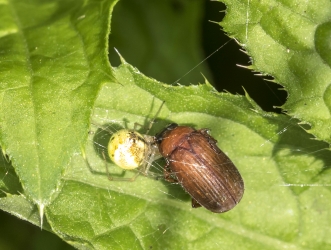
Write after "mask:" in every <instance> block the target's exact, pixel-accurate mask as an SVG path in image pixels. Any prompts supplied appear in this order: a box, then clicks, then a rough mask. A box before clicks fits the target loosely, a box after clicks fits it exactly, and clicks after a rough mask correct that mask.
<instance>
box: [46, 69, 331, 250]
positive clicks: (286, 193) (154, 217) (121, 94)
mask: <svg viewBox="0 0 331 250" xmlns="http://www.w3.org/2000/svg"><path fill="white" fill-rule="evenodd" d="M114 71H115V77H116V79H117V80H118V81H119V82H120V83H121V85H112V84H107V85H105V86H104V87H103V89H102V90H101V92H100V95H99V97H98V100H97V102H96V105H95V109H94V111H93V116H92V121H93V123H94V126H92V128H91V133H90V138H89V140H88V142H87V145H86V157H87V160H88V162H89V165H90V167H91V169H89V167H88V164H87V162H86V161H85V159H83V158H82V156H80V155H76V156H75V157H74V158H73V159H72V164H71V166H70V168H68V169H67V171H66V172H65V175H64V185H63V189H62V190H61V191H60V193H59V195H58V196H57V199H55V201H54V202H53V203H52V204H51V205H50V206H49V207H48V208H47V209H46V215H47V219H48V221H49V223H50V225H51V226H52V229H53V230H54V231H55V232H56V233H57V234H58V235H60V236H62V237H63V238H64V239H65V240H66V241H68V242H70V243H71V244H73V243H75V244H78V245H79V244H80V246H79V248H96V249H150V248H152V249H219V248H220V247H221V248H224V249H230V248H231V249H285V248H286V249H305V248H307V249H308V248H309V249H322V248H323V249H326V248H327V247H330V242H329V240H328V238H325V235H329V234H330V229H329V227H327V225H326V224H327V223H328V221H329V220H328V219H329V212H328V211H329V210H330V208H331V203H330V202H329V201H330V198H331V194H330V190H329V189H328V188H327V187H324V186H323V184H325V183H328V181H327V180H325V179H324V177H323V176H324V174H323V170H324V169H325V166H327V165H330V162H331V158H330V152H329V151H323V149H325V147H326V146H327V144H326V143H322V142H319V141H314V140H311V136H309V135H308V134H307V133H305V132H304V131H303V130H302V129H301V128H300V127H299V126H297V121H296V120H293V119H290V118H288V117H286V116H284V115H276V114H272V113H266V112H263V111H262V110H260V109H259V108H258V106H257V105H256V104H255V103H254V102H253V101H252V100H250V98H249V97H248V96H247V98H245V97H242V96H233V95H230V94H227V93H217V92H215V90H214V89H213V88H212V87H211V86H210V85H208V84H206V85H199V86H190V87H184V86H178V87H171V86H168V85H164V84H162V83H160V82H157V81H155V80H152V79H149V78H147V77H145V76H144V75H142V74H141V73H140V72H138V71H137V70H136V69H135V68H132V67H131V66H130V65H128V64H126V63H124V64H122V65H121V66H120V67H119V68H117V69H116V68H115V69H114ZM161 101H165V105H164V107H163V109H162V111H161V113H160V115H159V117H158V119H157V120H156V123H155V124H154V127H153V132H152V133H151V134H154V133H155V132H156V131H159V130H160V129H162V128H163V127H164V125H165V124H167V123H169V122H177V123H179V124H187V125H191V126H194V127H196V128H203V127H208V128H210V129H211V133H212V135H213V136H214V137H215V138H216V139H217V140H218V145H219V146H220V148H221V149H222V150H223V151H224V152H225V153H226V154H228V155H229V157H230V158H231V159H232V160H233V162H234V163H235V165H236V166H237V167H238V169H239V171H240V172H241V174H242V176H243V179H244V181H245V194H244V197H243V199H242V201H241V202H240V203H239V204H238V205H237V206H236V207H235V208H234V209H233V210H231V211H229V212H227V213H224V214H214V213H211V212H209V211H208V210H206V209H204V208H199V209H192V208H191V204H190V197H189V196H188V195H187V194H185V192H184V191H183V189H182V188H181V187H180V186H179V185H175V184H170V183H167V182H165V181H162V180H158V181H157V180H154V179H152V178H148V177H144V176H139V177H138V178H137V179H136V181H135V182H125V181H123V182H121V181H109V180H108V179H107V175H106V170H105V160H104V159H103V158H102V156H101V154H100V152H98V151H97V148H96V147H95V145H93V143H94V141H95V138H96V133H98V128H99V125H106V126H107V128H110V129H115V127H117V128H118V127H119V126H121V127H129V128H133V124H134V122H138V123H140V124H145V125H146V124H148V120H149V119H151V118H153V116H154V114H155V113H156V111H157V109H158V108H159V106H160V104H161ZM97 124H98V125H97ZM113 126H114V127H113ZM141 132H144V129H142V130H141ZM105 143H107V142H105ZM321 150H322V151H321ZM107 164H108V166H109V169H110V172H111V174H112V175H114V176H116V175H117V174H120V173H121V172H122V171H121V170H120V169H119V167H117V166H115V165H114V164H112V163H110V162H107ZM162 166H164V162H162V161H161V162H155V163H154V167H155V168H156V170H155V171H158V170H162V169H161V168H162ZM91 170H92V171H91ZM160 173H161V174H162V172H160ZM133 175H134V173H133V172H131V171H127V172H126V173H125V176H126V177H127V176H133ZM289 184H291V185H289ZM310 184H313V185H316V187H310V186H309V185H310ZM301 185H303V186H304V187H300V186H301ZM298 186H299V187H298ZM320 194H323V197H320ZM316 221H317V222H318V223H315V222H316ZM320 227H322V228H320ZM322 230H323V233H319V234H312V232H315V231H318V232H321V231H322ZM76 246H77V245H76Z"/></svg>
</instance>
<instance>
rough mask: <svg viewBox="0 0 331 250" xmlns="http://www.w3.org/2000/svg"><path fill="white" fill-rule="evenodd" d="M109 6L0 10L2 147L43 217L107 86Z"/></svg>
mask: <svg viewBox="0 0 331 250" xmlns="http://www.w3.org/2000/svg"><path fill="white" fill-rule="evenodd" d="M113 4H114V1H105V2H102V1H87V2H82V1H67V0H66V1H29V2H25V1H15V0H13V1H9V2H8V3H3V4H1V5H0V12H1V13H3V15H2V18H1V19H2V20H3V21H2V22H1V28H0V34H1V37H0V56H1V59H0V86H1V90H0V93H1V94H0V97H1V111H0V114H1V115H0V122H1V124H0V126H1V146H2V147H3V149H4V151H5V153H6V154H7V155H8V156H9V157H10V159H11V161H12V164H13V165H14V167H15V170H16V172H17V174H18V176H19V179H20V181H21V183H22V186H23V188H24V192H25V194H26V195H27V196H28V198H29V199H31V200H32V201H33V202H35V203H36V204H38V206H39V208H40V214H41V216H42V213H43V207H44V206H45V205H47V204H48V203H49V202H50V201H51V197H52V194H53V193H54V192H55V191H56V190H57V188H59V184H60V183H59V181H60V179H61V174H62V172H63V171H64V169H65V168H66V167H67V166H68V164H69V161H70V158H71V156H72V154H73V153H74V152H79V150H80V144H81V143H83V142H84V140H85V139H86V135H87V131H88V121H89V118H90V110H91V109H92V106H93V102H94V100H95V98H96V94H97V93H98V90H99V88H100V86H101V85H102V83H105V82H108V81H109V80H110V79H112V73H111V72H110V70H109V69H110V68H109V62H108V58H107V53H106V50H105V45H106V38H107V34H108V30H107V27H108V26H109V18H110V17H109V16H110V15H109V11H110V9H111V6H112V5H113ZM92 26H94V28H91V27H92Z"/></svg>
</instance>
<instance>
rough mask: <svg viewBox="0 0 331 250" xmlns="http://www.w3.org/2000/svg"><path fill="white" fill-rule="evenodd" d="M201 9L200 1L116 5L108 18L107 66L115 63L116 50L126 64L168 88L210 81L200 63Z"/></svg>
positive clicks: (144, 1) (128, 1)
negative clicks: (177, 82) (109, 25)
mask: <svg viewBox="0 0 331 250" xmlns="http://www.w3.org/2000/svg"><path fill="white" fill-rule="evenodd" d="M204 5H205V2H204V0H198V1H181V0H179V1H177V0H174V1H154V0H142V1H141V0H140V1H137V0H125V1H119V3H118V4H117V5H116V8H115V9H114V12H113V15H112V19H113V20H114V21H115V22H112V26H111V35H110V37H109V47H110V52H109V55H110V62H111V63H112V65H113V66H115V65H117V64H118V63H119V59H118V55H117V54H116V53H115V51H114V50H113V49H112V47H116V48H117V49H118V50H119V51H120V52H121V54H122V56H123V57H124V58H125V59H126V61H127V62H129V63H130V64H131V65H135V66H136V67H137V68H139V70H140V71H141V72H143V73H144V74H145V75H147V76H149V77H153V78H155V79H158V80H159V81H162V82H165V83H169V84H172V83H173V82H175V81H176V80H177V79H178V78H182V79H181V81H180V82H181V84H183V85H189V84H192V83H197V82H202V81H203V75H204V76H206V77H207V78H208V79H210V78H211V76H210V72H209V69H208V68H207V67H206V65H205V64H204V63H201V61H202V60H203V59H204V55H203V51H202V45H201V43H202V41H201V36H202V34H201V33H202V28H201V19H202V17H203V15H204V9H203V8H204ZM123 31H125V32H123ZM132 41H134V42H132ZM174 58H175V60H176V62H174ZM198 64H199V65H198ZM195 65H198V66H197V67H196V68H195V69H194V70H193V71H192V68H193V67H194V66H195ZM188 71H191V72H190V73H189V74H187V75H186V76H185V77H184V78H183V75H184V74H185V73H186V72H188ZM202 74H203V75H202Z"/></svg>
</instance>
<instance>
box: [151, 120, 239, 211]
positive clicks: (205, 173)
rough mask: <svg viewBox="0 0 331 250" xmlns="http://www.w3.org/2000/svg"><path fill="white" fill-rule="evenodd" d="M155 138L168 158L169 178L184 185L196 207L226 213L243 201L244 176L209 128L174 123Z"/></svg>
mask: <svg viewBox="0 0 331 250" xmlns="http://www.w3.org/2000/svg"><path fill="white" fill-rule="evenodd" d="M155 139H156V142H157V144H158V147H159V151H160V153H161V155H162V156H163V157H164V158H165V159H166V163H167V165H166V167H165V169H164V177H165V179H166V180H167V181H170V182H178V183H180V184H181V185H182V187H183V188H184V189H185V190H186V192H187V193H189V194H190V195H191V197H192V207H200V206H204V207H205V208H207V209H208V210H210V211H212V212H214V213H223V212H226V211H228V210H230V209H232V208H234V207H235V206H236V205H237V204H238V203H239V201H240V200H241V198H242V196H243V194H244V182H243V179H242V178H241V175H240V173H239V172H238V170H237V168H236V167H235V165H234V164H233V163H232V161H231V160H230V159H229V158H228V157H227V156H226V155H225V154H224V153H223V152H222V151H221V150H220V149H219V148H218V147H217V145H216V142H217V141H216V140H215V139H214V138H213V137H211V136H210V135H209V134H208V130H207V129H200V130H195V129H193V128H191V127H187V126H178V125H177V124H175V123H173V124H170V125H169V126H167V127H166V128H165V129H164V130H163V131H162V132H160V133H159V134H157V135H156V137H155Z"/></svg>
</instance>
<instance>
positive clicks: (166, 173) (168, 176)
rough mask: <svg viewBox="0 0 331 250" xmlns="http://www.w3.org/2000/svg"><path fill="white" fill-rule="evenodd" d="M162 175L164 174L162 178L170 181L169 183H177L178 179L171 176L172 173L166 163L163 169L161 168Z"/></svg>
mask: <svg viewBox="0 0 331 250" xmlns="http://www.w3.org/2000/svg"><path fill="white" fill-rule="evenodd" d="M163 176H164V179H165V180H166V181H168V182H171V183H177V182H178V180H177V179H175V178H174V177H173V174H172V172H171V171H170V169H169V166H168V165H166V166H165V167H164V170H163Z"/></svg>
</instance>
